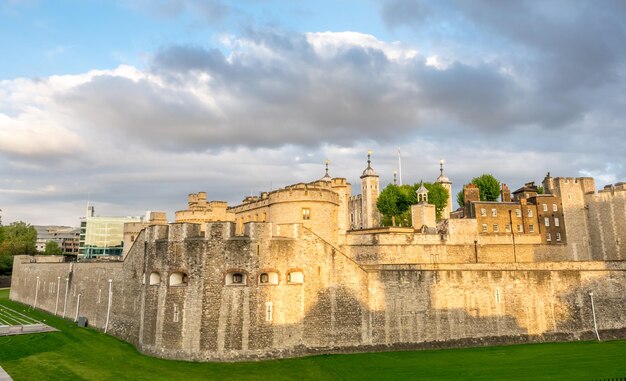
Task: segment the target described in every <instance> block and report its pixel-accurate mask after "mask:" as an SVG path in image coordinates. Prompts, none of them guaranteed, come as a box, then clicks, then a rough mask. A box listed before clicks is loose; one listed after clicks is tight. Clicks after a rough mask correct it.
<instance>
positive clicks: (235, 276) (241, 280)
mask: <svg viewBox="0 0 626 381" xmlns="http://www.w3.org/2000/svg"><path fill="white" fill-rule="evenodd" d="M247 281H248V277H247V276H246V274H245V273H243V272H240V271H233V272H229V273H228V274H226V279H225V282H224V283H226V285H229V286H245V285H246V283H247Z"/></svg>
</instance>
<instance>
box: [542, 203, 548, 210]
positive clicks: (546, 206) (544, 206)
mask: <svg viewBox="0 0 626 381" xmlns="http://www.w3.org/2000/svg"><path fill="white" fill-rule="evenodd" d="M543 211H544V212H547V211H548V204H543Z"/></svg>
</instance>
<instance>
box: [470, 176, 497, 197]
mask: <svg viewBox="0 0 626 381" xmlns="http://www.w3.org/2000/svg"><path fill="white" fill-rule="evenodd" d="M472 184H476V186H477V187H478V190H480V201H497V200H498V198H499V197H500V182H499V181H498V180H497V179H496V178H495V177H493V176H492V175H490V174H484V175H480V176H478V177H474V178H473V179H472Z"/></svg>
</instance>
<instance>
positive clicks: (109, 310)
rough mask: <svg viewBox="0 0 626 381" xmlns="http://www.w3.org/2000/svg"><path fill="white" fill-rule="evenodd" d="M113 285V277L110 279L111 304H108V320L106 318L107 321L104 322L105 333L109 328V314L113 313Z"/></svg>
mask: <svg viewBox="0 0 626 381" xmlns="http://www.w3.org/2000/svg"><path fill="white" fill-rule="evenodd" d="M112 286H113V279H109V305H108V306H107V320H106V323H104V333H107V330H108V329H109V316H110V315H111V299H112V296H113V292H112Z"/></svg>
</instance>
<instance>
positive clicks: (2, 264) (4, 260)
mask: <svg viewBox="0 0 626 381" xmlns="http://www.w3.org/2000/svg"><path fill="white" fill-rule="evenodd" d="M12 271H13V256H12V255H10V254H5V253H2V254H0V275H11V272H12Z"/></svg>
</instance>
